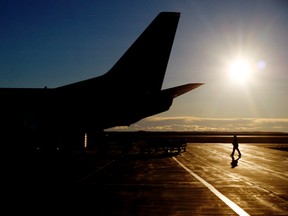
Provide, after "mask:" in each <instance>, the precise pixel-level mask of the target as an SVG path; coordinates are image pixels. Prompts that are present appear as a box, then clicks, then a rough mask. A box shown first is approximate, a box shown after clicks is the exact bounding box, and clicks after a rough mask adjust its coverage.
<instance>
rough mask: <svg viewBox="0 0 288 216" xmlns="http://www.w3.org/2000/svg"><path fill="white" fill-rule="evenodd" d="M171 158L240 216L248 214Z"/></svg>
mask: <svg viewBox="0 0 288 216" xmlns="http://www.w3.org/2000/svg"><path fill="white" fill-rule="evenodd" d="M173 159H174V160H175V161H176V162H177V163H178V164H179V165H180V166H181V167H183V169H185V170H186V171H187V172H188V173H190V174H191V175H192V176H193V177H195V178H196V179H197V180H198V181H200V182H201V183H202V184H204V185H205V186H206V187H207V188H208V189H209V190H210V191H211V192H212V193H214V194H215V195H216V196H217V197H218V198H219V199H221V200H222V201H223V202H224V203H225V204H226V205H228V206H229V207H230V208H231V209H232V210H233V211H234V212H236V213H237V214H238V215H241V216H242V215H249V214H248V213H247V212H245V211H244V210H243V209H242V208H240V207H239V206H238V205H236V204H235V203H234V202H232V201H231V200H230V199H228V198H227V197H226V196H224V195H223V194H222V193H220V192H219V191H218V190H217V189H216V188H215V187H213V186H212V185H211V184H209V183H208V182H206V181H205V180H204V179H202V178H201V177H200V176H198V175H197V174H196V173H194V172H193V171H192V170H190V169H189V168H188V167H186V166H185V165H184V164H182V163H181V162H180V161H178V160H177V159H176V158H175V157H173Z"/></svg>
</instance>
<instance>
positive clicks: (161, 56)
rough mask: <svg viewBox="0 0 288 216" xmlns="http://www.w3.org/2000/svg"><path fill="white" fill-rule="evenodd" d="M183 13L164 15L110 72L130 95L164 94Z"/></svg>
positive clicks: (143, 34) (153, 22)
mask: <svg viewBox="0 0 288 216" xmlns="http://www.w3.org/2000/svg"><path fill="white" fill-rule="evenodd" d="M179 17H180V13H177V12H162V13H159V15H158V16H157V17H156V18H155V19H154V20H153V21H152V23H151V24H150V25H149V26H148V27H147V28H146V29H145V31H144V32H143V33H142V34H141V35H140V36H139V37H138V39H137V40H136V41H135V42H134V43H133V44H132V46H131V47H130V48H129V49H128V50H127V51H126V52H125V53H124V55H123V56H122V57H121V58H120V59H119V60H118V62H117V63H116V64H115V65H114V66H113V67H112V68H111V69H110V71H108V72H107V74H106V75H107V76H113V77H114V78H116V79H117V80H118V81H119V82H120V83H122V84H124V85H127V88H128V89H130V91H131V90H132V91H136V92H138V91H141V92H149V93H153V92H157V91H160V90H161V87H162V83H163V79H164V75H165V72H166V68H167V64H168V60H169V56H170V52H171V49H172V45H173V41H174V37H175V33H176V29H177V25H178V21H179Z"/></svg>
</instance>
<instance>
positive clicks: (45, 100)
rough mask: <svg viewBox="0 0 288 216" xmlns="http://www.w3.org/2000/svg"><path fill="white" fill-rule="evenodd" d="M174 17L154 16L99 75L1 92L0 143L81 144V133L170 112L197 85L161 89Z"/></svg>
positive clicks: (174, 15)
mask: <svg viewBox="0 0 288 216" xmlns="http://www.w3.org/2000/svg"><path fill="white" fill-rule="evenodd" d="M179 17H180V13H177V12H162V13H159V15H158V16H157V17H156V18H155V19H154V20H153V21H152V23H151V24H150V25H149V26H148V27H147V28H146V30H145V31H144V32H143V33H142V34H141V35H140V36H139V38H138V39H137V40H136V41H135V42H134V43H133V44H132V46H131V47H130V48H129V49H128V50H127V51H126V52H125V53H124V55H123V56H122V57H121V58H120V59H119V60H118V62H116V64H115V65H114V66H113V67H112V68H111V69H110V70H109V71H108V72H107V73H105V74H103V75H101V76H99V77H95V78H92V79H88V80H84V81H80V82H77V83H72V84H68V85H65V86H61V87H58V88H53V89H52V88H43V89H31V88H25V89H24V88H0V98H1V99H0V100H1V106H0V112H1V116H2V117H1V126H0V129H1V130H0V131H1V132H0V133H1V137H0V139H1V140H2V141H4V142H6V144H5V145H11V146H15V145H16V146H17V148H19V149H22V148H21V147H23V149H25V148H27V147H32V148H34V147H35V146H34V145H38V144H39V143H41V145H44V146H45V145H46V146H53V145H54V143H61V142H63V143H67V145H71V146H72V145H74V144H75V143H83V140H84V134H86V133H88V134H90V135H92V136H93V134H96V132H97V131H103V130H104V129H107V128H111V127H114V126H129V125H131V124H133V123H135V122H137V121H139V120H141V119H143V118H145V117H148V116H151V115H155V114H158V113H161V112H164V111H167V110H169V108H170V106H171V105H172V102H173V99H174V98H175V97H177V96H179V95H181V94H184V93H186V92H188V91H190V90H192V89H194V88H197V87H198V86H200V85H202V84H201V83H190V84H186V85H181V86H177V87H174V88H169V89H165V90H161V87H162V83H163V79H164V75H165V71H166V68H167V63H168V60H169V56H170V52H171V48H172V44H173V40H174V37H175V33H176V29H177V25H178V21H179ZM91 140H93V138H91ZM91 142H93V141H91ZM72 143H73V144H72ZM30 144H31V145H30Z"/></svg>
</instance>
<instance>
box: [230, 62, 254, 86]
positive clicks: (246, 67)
mask: <svg viewBox="0 0 288 216" xmlns="http://www.w3.org/2000/svg"><path fill="white" fill-rule="evenodd" d="M228 73H229V75H230V78H231V79H232V80H233V81H236V82H246V81H247V80H248V79H249V77H250V74H251V64H250V62H249V61H248V60H247V59H245V58H242V57H241V58H236V59H234V60H233V61H232V62H231V63H230V64H229V65H228Z"/></svg>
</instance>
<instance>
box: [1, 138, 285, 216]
mask: <svg viewBox="0 0 288 216" xmlns="http://www.w3.org/2000/svg"><path fill="white" fill-rule="evenodd" d="M282 145H283V146H284V145H285V144H282ZM283 146H282V147H283ZM271 147H276V149H273V148H271ZM278 147H279V145H277V144H274V145H272V144H263V145H261V144H240V146H239V148H240V151H241V153H242V157H241V158H238V156H237V154H235V156H234V159H233V158H232V157H231V156H230V154H231V151H232V145H231V144H223V143H205V144H203V143H188V144H187V148H186V151H182V152H181V153H179V154H178V153H177V152H176V153H174V152H171V153H169V154H162V153H150V154H149V153H145V154H134V153H127V152H126V154H122V153H121V154H119V153H115V152H114V153H113V154H106V155H105V156H103V155H101V154H99V153H93V152H90V153H89V152H87V153H85V154H84V155H83V154H82V155H81V154H78V155H73V156H71V155H69V154H67V155H64V156H63V154H61V156H60V155H57V154H56V155H54V156H53V157H52V158H51V155H49V156H48V155H46V154H37V155H38V156H34V157H31V158H30V162H26V163H23V164H19V158H18V160H15V161H18V163H16V164H14V165H13V174H11V173H10V174H9V173H7V174H6V177H10V180H11V179H13V181H14V183H15V182H16V183H17V184H45V185H47V184H48V185H49V184H50V185H53V184H58V185H78V184H89V185H92V186H93V190H96V193H97V197H98V199H97V200H98V201H97V202H95V212H94V213H95V214H96V215H157V216H159V215H165V216H167V215H288V157H287V156H288V152H287V151H282V150H281V148H278ZM280 147H281V146H280ZM284 147H285V146H284ZM48 158H49V160H48ZM10 168H11V166H10ZM11 177H12V178H11Z"/></svg>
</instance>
